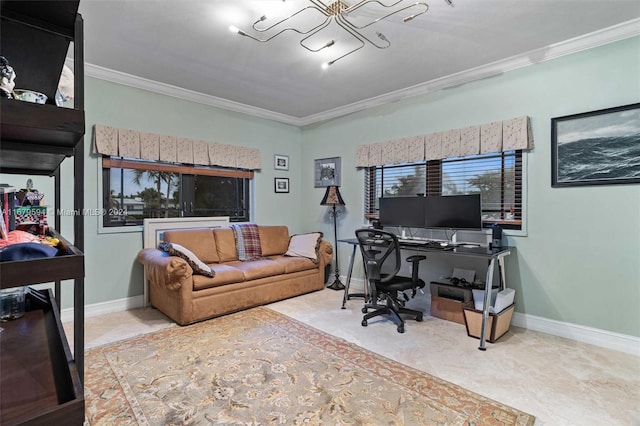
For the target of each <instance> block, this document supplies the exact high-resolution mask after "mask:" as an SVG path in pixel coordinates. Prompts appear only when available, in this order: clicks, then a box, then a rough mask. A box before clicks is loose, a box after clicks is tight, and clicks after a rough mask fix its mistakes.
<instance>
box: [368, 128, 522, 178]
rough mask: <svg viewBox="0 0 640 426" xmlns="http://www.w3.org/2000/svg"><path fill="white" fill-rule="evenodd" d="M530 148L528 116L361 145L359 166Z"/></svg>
mask: <svg viewBox="0 0 640 426" xmlns="http://www.w3.org/2000/svg"><path fill="white" fill-rule="evenodd" d="M531 148H533V134H532V132H531V123H530V120H529V117H526V116H524V117H517V118H512V119H510V120H504V121H496V122H492V123H487V124H482V125H479V126H470V127H465V128H463V129H454V130H448V131H444V132H437V133H429V134H426V135H421V136H414V137H411V138H403V139H396V140H391V141H386V142H376V143H372V144H367V145H359V146H358V148H357V152H356V167H372V166H382V165H385V164H396V163H405V162H406V163H410V162H416V161H430V160H441V159H443V158H452V157H466V156H469V155H477V154H488V153H491V152H502V151H512V150H516V149H531Z"/></svg>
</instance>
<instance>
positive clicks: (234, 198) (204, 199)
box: [102, 157, 253, 227]
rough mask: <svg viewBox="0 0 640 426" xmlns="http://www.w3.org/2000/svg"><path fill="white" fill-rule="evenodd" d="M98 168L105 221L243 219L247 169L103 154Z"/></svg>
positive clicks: (246, 208)
mask: <svg viewBox="0 0 640 426" xmlns="http://www.w3.org/2000/svg"><path fill="white" fill-rule="evenodd" d="M102 174H103V178H102V184H103V194H104V200H103V208H104V210H105V214H104V223H103V226H105V227H114V226H130V225H141V224H142V221H143V219H144V218H157V217H179V216H229V218H230V220H231V221H232V222H244V221H248V220H249V216H250V215H249V212H250V210H249V183H250V180H251V179H252V178H253V172H251V171H246V170H237V169H227V168H213V167H193V166H185V165H179V164H167V163H156V162H144V161H134V160H122V159H117V158H114V157H111V158H109V157H104V158H103V161H102Z"/></svg>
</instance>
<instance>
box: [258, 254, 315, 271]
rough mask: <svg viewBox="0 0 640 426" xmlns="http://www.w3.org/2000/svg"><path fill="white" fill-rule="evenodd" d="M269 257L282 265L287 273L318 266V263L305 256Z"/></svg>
mask: <svg viewBox="0 0 640 426" xmlns="http://www.w3.org/2000/svg"><path fill="white" fill-rule="evenodd" d="M269 259H270V260H272V261H274V262H277V263H279V264H281V265H283V266H284V271H285V273H287V274H292V273H294V272H300V271H307V270H309V269H317V268H318V265H316V264H315V263H313V262H312V261H311V259H307V258H306V257H288V256H272V257H270V258H269Z"/></svg>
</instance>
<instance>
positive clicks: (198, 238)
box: [162, 228, 220, 263]
mask: <svg viewBox="0 0 640 426" xmlns="http://www.w3.org/2000/svg"><path fill="white" fill-rule="evenodd" d="M162 239H163V241H166V242H168V243H176V244H180V245H181V246H182V247H186V248H188V249H189V250H191V251H192V252H193V254H195V255H196V256H197V257H198V259H200V260H202V261H203V262H204V263H214V262H220V258H219V257H218V252H217V250H216V240H215V238H214V236H213V232H212V230H211V228H194V229H174V230H172V231H164V233H163V235H162Z"/></svg>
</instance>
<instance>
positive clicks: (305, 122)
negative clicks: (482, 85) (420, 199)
mask: <svg viewBox="0 0 640 426" xmlns="http://www.w3.org/2000/svg"><path fill="white" fill-rule="evenodd" d="M638 35H640V19H633V20H630V21H627V22H623V23H621V24H618V25H615V26H612V27H609V28H605V29H602V30H599V31H596V32H593V33H590V34H587V35H584V36H580V37H575V38H573V39H569V40H565V41H563V42H560V43H556V44H552V45H549V46H546V47H543V48H539V49H535V50H532V51H529V52H526V53H523V54H519V55H515V56H512V57H510V58H507V59H503V60H500V61H496V62H493V63H490V64H486V65H482V66H479V67H476V68H471V69H468V70H465V71H462V72H459V73H456V74H451V75H448V76H445V77H441V78H438V79H434V80H431V81H427V82H424V83H420V84H417V85H414V86H411V87H407V88H404V89H401V90H396V91H394V92H389V93H386V94H384V95H380V96H375V97H372V98H369V99H365V100H363V101H359V102H355V103H352V104H349V105H345V106H341V107H338V108H334V109H331V110H327V111H323V112H320V113H317V114H312V115H308V116H306V117H302V118H299V117H294V116H291V115H287V114H281V113H278V112H275V111H270V110H266V109H263V108H256V107H253V106H250V105H246V104H242V103H239V102H234V101H230V100H227V99H223V98H219V97H216V96H211V95H206V94H203V93H199V92H195V91H193V90H188V89H183V88H181V87H177V86H172V85H169V84H164V83H159V82H157V81H153V80H149V79H145V78H142V77H137V76H134V75H130V74H125V73H122V72H119V71H114V70H111V69H107V68H103V67H99V66H97V65H92V64H89V63H87V64H85V74H86V75H87V76H89V77H94V78H98V79H101V80H106V81H110V82H113V83H118V84H122V85H125V86H130V87H135V88H138V89H142V90H147V91H150V92H155V93H159V94H162V95H167V96H171V97H174V98H178V99H184V100H187V101H192V102H197V103H200V104H204V105H209V106H213V107H217V108H222V109H225V110H229V111H234V112H238V113H242V114H246V115H250V116H253V117H258V118H264V119H267V120H273V121H277V122H280V123H285V124H289V125H293V126H297V127H305V126H309V125H312V124H317V123H321V122H325V121H328V120H332V119H335V118H338V117H342V116H345V115H348V114H352V113H355V112H359V111H364V110H367V109H370V108H375V107H378V106H381V105H385V104H388V103H391V102H396V101H399V100H402V99H406V98H411V97H414V96H418V95H424V94H428V93H433V92H436V91H438V90H442V89H445V88H449V87H454V86H459V85H462V84H465V83H470V82H472V81H477V80H481V79H484V78H488V77H493V76H496V75H500V74H503V73H505V72H508V71H513V70H516V69H519V68H523V67H527V66H530V65H535V64H538V63H542V62H546V61H549V60H552V59H557V58H560V57H562V56H566V55H571V54H574V53H578V52H581V51H584V50H588V49H592V48H595V47H598V46H603V45H605V44H609V43H614V42H617V41H620V40H624V39H627V38H631V37H635V36H638Z"/></svg>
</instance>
